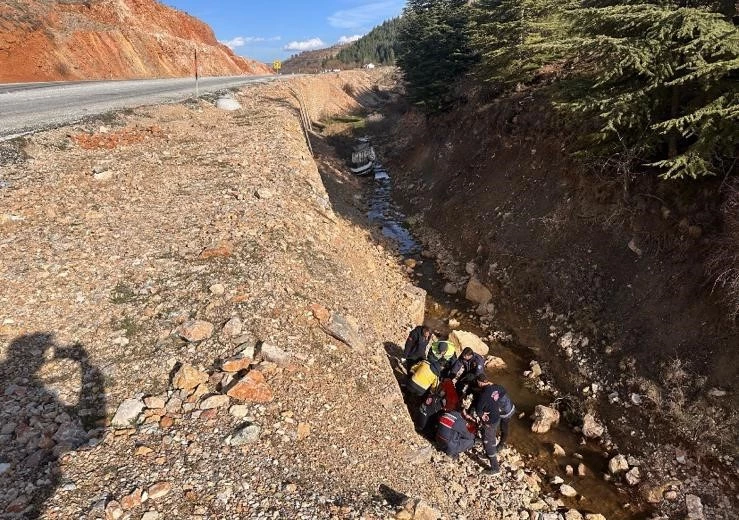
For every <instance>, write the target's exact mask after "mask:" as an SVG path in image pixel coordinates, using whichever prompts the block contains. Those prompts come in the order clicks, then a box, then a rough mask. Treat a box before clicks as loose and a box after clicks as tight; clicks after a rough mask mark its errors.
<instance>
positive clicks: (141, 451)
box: [133, 446, 154, 457]
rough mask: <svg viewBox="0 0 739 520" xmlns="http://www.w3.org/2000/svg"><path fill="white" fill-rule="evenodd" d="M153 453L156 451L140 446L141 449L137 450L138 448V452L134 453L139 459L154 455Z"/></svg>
mask: <svg viewBox="0 0 739 520" xmlns="http://www.w3.org/2000/svg"><path fill="white" fill-rule="evenodd" d="M153 451H154V450H152V449H151V448H149V447H148V446H139V447H137V448H136V450H135V451H134V452H133V453H134V455H136V456H137V457H145V456H147V455H148V454H149V453H152V452H153Z"/></svg>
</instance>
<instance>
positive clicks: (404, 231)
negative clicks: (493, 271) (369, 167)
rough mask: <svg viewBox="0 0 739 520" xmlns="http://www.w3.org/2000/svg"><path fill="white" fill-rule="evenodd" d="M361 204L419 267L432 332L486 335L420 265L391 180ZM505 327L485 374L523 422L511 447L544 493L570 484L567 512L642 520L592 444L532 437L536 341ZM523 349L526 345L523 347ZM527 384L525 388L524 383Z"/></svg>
mask: <svg viewBox="0 0 739 520" xmlns="http://www.w3.org/2000/svg"><path fill="white" fill-rule="evenodd" d="M366 190H367V192H366V193H365V200H367V201H368V203H369V209H368V218H369V220H370V223H371V224H372V225H374V226H376V227H378V228H379V229H380V230H381V232H382V234H383V235H384V236H385V237H387V238H388V239H390V240H392V241H393V242H395V244H396V247H397V250H398V252H399V253H400V254H401V255H403V256H404V257H405V258H409V257H410V258H414V259H416V260H417V261H418V262H419V263H418V266H417V268H416V269H415V272H414V274H413V275H412V277H413V281H414V283H415V284H416V285H417V286H419V287H421V288H422V289H424V290H426V292H427V294H428V296H427V300H426V321H427V322H428V323H429V324H430V325H431V326H432V327H433V328H434V329H436V330H439V331H441V332H443V333H448V332H450V330H449V329H448V326H447V321H448V319H449V317H450V316H451V315H452V313H453V311H455V312H454V317H455V319H457V320H458V321H460V323H461V324H460V326H459V327H458V328H459V329H462V330H466V331H469V332H473V333H475V334H477V335H479V336H480V337H483V338H484V337H485V336H486V335H487V334H486V333H485V332H484V331H483V330H482V326H481V324H480V322H479V320H478V318H477V316H476V315H475V313H474V311H473V309H472V308H471V307H470V305H468V304H467V303H466V302H465V301H463V300H460V299H459V298H455V297H454V296H449V295H447V294H446V293H444V291H443V286H444V284H445V280H443V278H442V277H441V275H440V274H439V273H438V272H437V271H436V268H435V265H434V262H433V261H429V260H426V261H423V259H422V258H421V256H420V254H421V251H422V245H421V244H420V243H419V242H418V241H417V240H416V239H415V237H414V236H413V234H412V233H411V232H410V231H409V229H408V228H407V227H406V226H405V224H404V222H405V220H406V218H405V215H404V214H403V212H402V210H401V209H400V207H399V206H398V205H397V204H395V203H394V202H393V190H392V180H382V181H375V180H372V179H367V181H366ZM497 318H498V320H499V321H500V322H502V323H504V324H505V326H506V328H507V330H510V331H512V332H514V336H515V337H516V340H517V343H514V344H513V345H511V346H510V348H506V347H499V346H496V345H491V350H490V354H491V355H494V356H498V357H501V358H503V360H504V361H505V362H506V365H507V368H506V369H505V370H497V371H494V372H491V373H489V375H490V376H491V378H492V379H493V380H494V381H495V382H497V383H499V384H501V385H503V386H504V387H505V388H506V389H507V390H508V392H509V394H510V395H511V397H512V398H513V401H514V402H515V404H516V408H517V409H518V412H519V414H520V413H521V412H523V414H525V415H524V417H523V418H517V419H514V420H513V421H512V422H511V433H510V437H509V438H510V441H509V442H510V444H511V445H512V446H513V447H515V449H516V450H518V451H519V452H520V453H521V454H522V455H523V457H524V459H525V460H526V462H527V465H528V466H529V467H531V468H537V469H538V470H539V471H540V472H546V476H543V479H542V480H543V484H542V488H543V489H545V490H546V489H549V490H550V491H551V492H552V494H553V495H554V496H558V493H557V491H556V488H557V487H559V486H553V485H550V481H551V479H553V478H554V477H555V476H559V477H561V478H562V479H563V480H564V482H565V483H567V484H570V485H572V486H573V487H574V488H575V489H576V490H577V491H578V493H579V494H580V495H581V497H580V498H578V499H564V498H563V501H564V502H565V504H566V505H567V506H568V507H573V508H576V509H578V510H580V511H584V512H594V513H601V514H603V515H604V516H605V517H606V518H607V519H608V520H626V519H643V518H647V516H648V515H647V513H646V511H645V510H644V508H642V507H640V506H639V505H637V504H635V503H634V502H632V499H633V498H634V497H633V496H631V494H630V493H629V492H628V491H626V490H625V489H624V488H622V487H619V486H617V485H615V484H613V483H610V482H608V481H606V480H605V479H604V478H603V476H604V474H606V473H607V471H608V469H607V462H608V460H607V458H606V457H605V455H604V453H603V452H602V450H601V449H600V448H599V446H598V445H597V444H596V443H592V442H587V443H582V441H581V436H580V435H577V434H576V433H575V432H574V431H572V430H571V429H569V428H568V427H567V426H566V425H560V426H559V427H555V428H553V429H552V430H551V431H550V432H548V433H546V434H535V433H532V432H531V429H530V426H531V420H530V419H529V417H530V416H531V414H532V413H533V410H534V407H535V406H536V405H538V404H545V405H546V404H549V403H550V402H551V398H547V396H545V395H542V394H540V393H539V392H537V391H535V390H534V389H533V388H532V386H531V384H530V382H531V380H530V379H529V380H527V378H525V377H524V376H523V372H524V371H525V370H527V369H528V368H529V363H530V361H531V360H532V359H533V351H534V349H533V348H532V347H534V348H536V347H541V348H545V345H539V340H538V338H537V337H536V336H535V335H534V334H533V333H531V332H530V331H527V330H526V328H525V327H517V326H516V324H517V323H521V322H522V319H521V317H519V316H515V315H510V316H505V314H504V315H503V316H501V315H500V314H499V315H498V316H497ZM523 345H526V346H523ZM527 381H528V383H529V384H527ZM554 443H557V444H559V445H560V446H562V448H564V450H565V452H566V454H567V456H565V457H554V456H553V455H552V447H553V444H554ZM580 463H583V464H585V466H586V468H587V474H586V476H583V477H580V476H577V467H578V464H580ZM567 465H571V466H572V467H573V468H574V470H575V475H574V476H568V475H567V473H566V470H565V468H566V466H567Z"/></svg>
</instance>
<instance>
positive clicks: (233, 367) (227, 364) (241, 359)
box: [221, 354, 254, 374]
mask: <svg viewBox="0 0 739 520" xmlns="http://www.w3.org/2000/svg"><path fill="white" fill-rule="evenodd" d="M253 362H254V360H253V359H252V358H251V357H249V356H246V355H242V354H239V355H238V356H234V357H230V358H228V359H226V360H225V361H224V362H223V365H221V369H222V370H223V371H224V372H229V373H232V374H233V373H236V372H241V371H242V370H246V369H248V368H249V366H250V365H251V364H252V363H253Z"/></svg>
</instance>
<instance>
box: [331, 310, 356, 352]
mask: <svg viewBox="0 0 739 520" xmlns="http://www.w3.org/2000/svg"><path fill="white" fill-rule="evenodd" d="M324 330H325V331H326V332H327V333H328V334H330V335H331V336H333V337H334V338H336V339H338V340H339V341H341V342H343V343H346V344H347V345H348V346H349V347H351V348H353V349H356V350H362V349H364V339H363V338H362V336H360V334H359V331H358V330H357V325H356V323H354V320H352V319H351V318H349V317H346V316H343V315H341V314H338V313H336V312H332V313H331V318H330V319H329V321H328V323H327V324H326V325H325V326H324Z"/></svg>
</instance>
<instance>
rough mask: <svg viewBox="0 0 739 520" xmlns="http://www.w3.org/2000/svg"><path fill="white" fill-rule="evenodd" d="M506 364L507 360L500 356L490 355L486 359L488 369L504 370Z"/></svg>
mask: <svg viewBox="0 0 739 520" xmlns="http://www.w3.org/2000/svg"><path fill="white" fill-rule="evenodd" d="M506 366H507V365H506V362H505V361H504V360H503V358H500V357H498V356H488V357H487V359H485V368H487V369H488V370H503V369H504V368H506Z"/></svg>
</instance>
